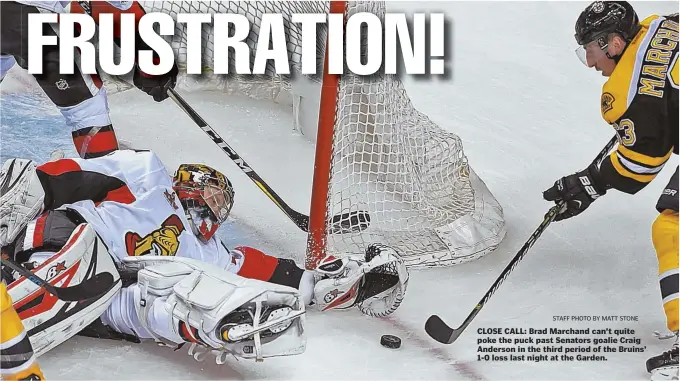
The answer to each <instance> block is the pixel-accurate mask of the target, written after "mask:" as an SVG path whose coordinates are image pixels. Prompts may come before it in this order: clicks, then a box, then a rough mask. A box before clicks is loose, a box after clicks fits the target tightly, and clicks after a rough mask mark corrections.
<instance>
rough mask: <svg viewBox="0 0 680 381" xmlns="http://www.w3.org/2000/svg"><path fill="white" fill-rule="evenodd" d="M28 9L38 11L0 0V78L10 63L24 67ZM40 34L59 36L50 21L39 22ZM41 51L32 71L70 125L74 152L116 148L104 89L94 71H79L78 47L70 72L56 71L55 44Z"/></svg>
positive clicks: (99, 153) (90, 154)
mask: <svg viewBox="0 0 680 381" xmlns="http://www.w3.org/2000/svg"><path fill="white" fill-rule="evenodd" d="M31 13H41V10H40V9H38V8H36V7H34V6H30V5H25V4H20V3H16V2H13V1H2V2H0V17H1V20H0V28H1V30H0V36H1V37H2V38H1V41H0V49H1V50H0V68H1V72H0V80H1V79H2V78H4V76H5V74H6V73H7V71H8V70H9V69H10V68H11V67H12V66H13V65H14V63H18V64H19V66H21V67H22V68H24V69H27V68H28V15H29V14H31ZM43 35H45V36H57V39H58V38H59V35H58V32H57V31H56V30H55V29H53V27H52V26H51V25H50V24H43ZM42 53H43V62H42V69H43V74H34V77H35V79H36V81H37V82H38V84H39V85H40V87H41V88H42V90H43V91H44V92H45V94H46V95H47V97H49V98H50V100H51V101H52V103H54V105H55V106H57V108H58V109H59V111H60V112H61V114H62V115H63V116H64V118H65V120H66V124H67V125H68V126H69V127H70V128H71V129H72V133H71V134H72V138H73V142H74V144H75V148H76V151H77V152H78V154H79V155H80V156H81V157H83V158H90V157H98V156H103V155H106V154H108V153H109V152H111V151H113V150H116V149H118V142H117V139H116V135H115V132H114V130H113V127H112V126H111V118H110V116H109V107H108V100H107V97H106V90H105V89H104V88H103V86H102V81H101V79H100V77H99V76H98V75H96V74H92V75H90V74H83V73H82V72H81V71H80V52H79V51H78V49H76V51H75V52H74V57H75V60H76V62H75V65H74V73H73V74H59V62H60V58H59V46H57V45H52V46H43V52H42Z"/></svg>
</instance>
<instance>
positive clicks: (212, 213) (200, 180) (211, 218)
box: [172, 164, 234, 241]
mask: <svg viewBox="0 0 680 381" xmlns="http://www.w3.org/2000/svg"><path fill="white" fill-rule="evenodd" d="M172 187H173V189H174V191H175V193H177V197H178V198H179V200H180V202H181V203H182V207H184V212H185V213H186V216H187V219H188V220H189V224H190V225H191V230H192V231H193V232H194V234H195V235H197V236H198V237H199V238H200V239H201V240H203V241H208V240H210V238H212V236H213V234H215V232H216V231H217V228H219V226H220V224H222V223H223V222H224V221H226V220H227V217H229V212H230V211H231V208H232V206H233V205H234V189H233V188H232V186H231V182H230V181H229V179H227V177H226V176H224V175H223V174H222V173H221V172H219V171H218V170H216V169H214V168H211V167H208V166H207V165H202V164H182V165H180V166H179V168H178V169H177V172H175V176H174V178H173V185H172Z"/></svg>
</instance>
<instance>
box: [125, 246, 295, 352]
mask: <svg viewBox="0 0 680 381" xmlns="http://www.w3.org/2000/svg"><path fill="white" fill-rule="evenodd" d="M123 265H124V266H126V267H131V268H137V269H139V273H138V287H139V290H140V291H139V296H138V298H139V299H138V300H137V306H138V314H139V320H140V321H141V323H142V324H143V325H145V328H146V329H147V331H149V332H151V333H153V334H155V335H157V337H156V339H157V340H160V341H173V342H176V340H177V338H178V337H179V338H181V339H182V341H187V342H193V343H198V344H201V345H204V346H206V347H208V348H210V349H213V350H216V351H218V352H228V353H231V354H234V355H235V356H239V357H242V358H256V359H258V360H260V359H263V358H266V357H274V356H286V355H294V354H299V353H302V352H304V350H305V347H306V338H305V336H304V313H305V304H304V301H303V300H302V298H301V297H300V294H299V292H298V290H296V289H294V288H291V287H287V286H281V285H277V284H273V283H268V282H262V281H259V280H254V279H246V278H243V277H240V276H238V275H235V274H233V273H231V272H229V271H227V270H224V269H221V268H218V267H216V266H214V265H212V264H208V263H204V262H200V261H198V260H194V259H191V258H183V257H155V258H153V257H148V256H147V257H129V258H125V259H124V260H123ZM163 313H165V314H167V316H168V318H167V319H164V318H162V314H163ZM245 317H249V319H246V318H245ZM162 321H167V322H168V323H167V324H169V326H167V325H166V326H158V325H159V324H158V323H159V322H162ZM236 326H238V329H236V330H231V328H234V327H236ZM169 330H171V331H172V332H173V333H174V334H172V335H169V334H168V333H167V332H168V331H169ZM164 332H165V333H164ZM168 336H172V337H168Z"/></svg>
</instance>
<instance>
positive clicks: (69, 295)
mask: <svg viewBox="0 0 680 381" xmlns="http://www.w3.org/2000/svg"><path fill="white" fill-rule="evenodd" d="M114 284H115V281H114V279H113V275H111V273H99V274H97V275H95V276H93V277H92V278H90V279H86V280H84V281H83V282H81V283H80V284H77V285H75V286H71V287H54V286H52V285H50V286H51V287H46V288H47V291H48V292H49V293H51V294H54V295H56V297H57V298H59V299H61V300H64V301H67V302H79V301H83V300H88V299H95V298H99V297H101V296H102V295H104V294H106V293H107V292H109V290H110V289H111V288H112V287H113V286H114ZM46 285H47V284H46Z"/></svg>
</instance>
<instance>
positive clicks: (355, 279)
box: [314, 244, 409, 317]
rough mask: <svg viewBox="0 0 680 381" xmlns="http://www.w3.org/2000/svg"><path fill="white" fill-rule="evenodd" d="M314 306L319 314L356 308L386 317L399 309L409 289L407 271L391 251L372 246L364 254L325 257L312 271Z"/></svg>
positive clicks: (365, 312) (398, 257)
mask: <svg viewBox="0 0 680 381" xmlns="http://www.w3.org/2000/svg"><path fill="white" fill-rule="evenodd" d="M315 273H316V274H317V278H318V280H317V282H316V285H315V286H314V303H315V305H316V306H317V308H318V309H319V310H321V311H327V310H332V309H349V308H352V307H354V306H357V307H358V308H359V310H360V311H361V312H362V313H364V314H366V315H369V316H374V317H382V316H387V315H389V314H391V313H393V312H394V311H396V309H397V308H398V307H399V305H400V304H401V302H402V300H403V299H404V295H405V294H406V288H407V286H408V278H409V274H408V270H407V269H406V265H405V264H404V261H403V260H402V259H401V257H400V256H399V255H398V254H397V253H396V251H394V250H393V249H392V248H390V247H387V246H384V245H378V244H372V245H370V246H369V247H368V248H367V249H366V254H365V255H363V256H361V255H350V256H347V257H343V258H336V257H333V256H328V257H326V258H324V259H323V260H322V261H321V263H320V264H319V265H318V266H317V269H316V270H315Z"/></svg>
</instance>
